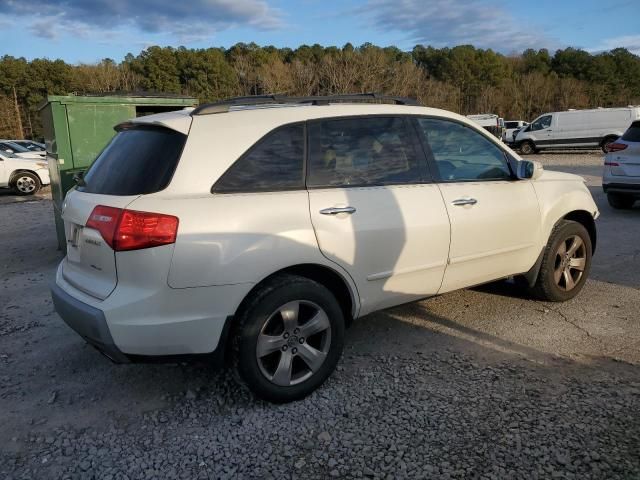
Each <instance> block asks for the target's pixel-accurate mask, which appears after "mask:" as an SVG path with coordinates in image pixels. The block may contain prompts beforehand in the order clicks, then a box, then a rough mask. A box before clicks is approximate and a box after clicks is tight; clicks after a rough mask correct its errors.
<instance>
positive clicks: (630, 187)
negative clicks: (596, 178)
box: [602, 182, 640, 198]
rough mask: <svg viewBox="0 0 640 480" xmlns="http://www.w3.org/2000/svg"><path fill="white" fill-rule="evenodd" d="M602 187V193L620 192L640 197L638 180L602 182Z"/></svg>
mask: <svg viewBox="0 0 640 480" xmlns="http://www.w3.org/2000/svg"><path fill="white" fill-rule="evenodd" d="M602 189H603V190H604V193H621V194H624V195H631V196H634V197H639V198H640V182H639V183H603V184H602Z"/></svg>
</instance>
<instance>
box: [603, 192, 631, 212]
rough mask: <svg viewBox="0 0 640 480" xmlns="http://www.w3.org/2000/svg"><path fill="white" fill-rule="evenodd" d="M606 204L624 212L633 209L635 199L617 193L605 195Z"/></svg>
mask: <svg viewBox="0 0 640 480" xmlns="http://www.w3.org/2000/svg"><path fill="white" fill-rule="evenodd" d="M607 202H609V205H611V206H612V207H613V208H615V209H617V210H626V209H628V208H631V207H633V204H634V203H636V199H635V198H634V197H631V196H629V195H621V194H619V193H607Z"/></svg>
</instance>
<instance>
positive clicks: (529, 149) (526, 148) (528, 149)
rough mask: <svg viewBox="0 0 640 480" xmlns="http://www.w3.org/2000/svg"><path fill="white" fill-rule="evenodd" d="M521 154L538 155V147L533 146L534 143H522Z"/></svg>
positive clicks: (527, 141) (526, 141)
mask: <svg viewBox="0 0 640 480" xmlns="http://www.w3.org/2000/svg"><path fill="white" fill-rule="evenodd" d="M520 153H522V154H523V155H532V154H534V153H537V151H536V146H535V145H534V144H533V142H531V141H529V140H525V141H524V142H522V144H520Z"/></svg>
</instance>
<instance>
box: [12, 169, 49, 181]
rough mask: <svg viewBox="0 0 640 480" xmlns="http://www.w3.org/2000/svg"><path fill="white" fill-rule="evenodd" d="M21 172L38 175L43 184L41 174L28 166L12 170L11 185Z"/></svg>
mask: <svg viewBox="0 0 640 480" xmlns="http://www.w3.org/2000/svg"><path fill="white" fill-rule="evenodd" d="M21 173H30V174H31V175H35V176H36V177H38V180H40V183H41V184H42V178H40V175H38V174H37V173H36V172H35V171H34V170H29V169H28V168H17V169H15V170H14V171H13V172H11V175H9V185H13V182H14V181H15V180H16V177H17V176H19V175H20V174H21Z"/></svg>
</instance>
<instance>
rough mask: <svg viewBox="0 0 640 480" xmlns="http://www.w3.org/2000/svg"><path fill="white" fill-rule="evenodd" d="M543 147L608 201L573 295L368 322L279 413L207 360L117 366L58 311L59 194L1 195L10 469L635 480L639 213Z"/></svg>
mask: <svg viewBox="0 0 640 480" xmlns="http://www.w3.org/2000/svg"><path fill="white" fill-rule="evenodd" d="M533 158H535V159H536V160H540V161H542V162H543V163H544V164H545V168H553V169H558V170H563V171H571V172H575V173H579V174H580V175H583V176H585V178H587V180H588V182H589V184H590V186H591V187H592V191H593V193H594V196H595V198H596V201H597V202H598V204H599V207H600V209H601V211H602V218H601V219H600V221H599V229H600V230H599V233H600V239H599V245H598V252H597V253H596V257H595V258H594V267H593V275H592V280H590V281H589V282H588V283H587V285H586V287H585V290H584V292H583V293H582V294H581V295H580V296H579V297H578V298H576V299H574V300H573V301H570V302H567V303H565V304H561V305H559V304H547V303H542V302H536V301H532V300H530V299H528V298H526V297H525V296H523V295H522V294H521V292H519V291H518V290H517V289H516V288H515V287H514V286H513V285H510V284H507V283H501V284H494V285H489V286H484V287H481V288H477V289H470V290H464V291H460V292H454V293H451V294H448V295H443V296H441V297H438V298H435V299H432V300H429V301H424V302H417V303H414V304H410V305H407V306H403V307H398V308H394V309H391V310H387V311H384V312H379V313H376V314H373V315H370V316H368V317H366V318H363V319H361V320H358V321H356V322H355V323H354V325H353V326H352V328H351V329H350V330H349V331H348V335H347V347H346V351H345V356H344V358H343V360H342V361H341V363H340V365H339V367H338V371H336V372H335V374H334V375H333V376H332V377H331V378H330V379H329V381H328V382H327V383H326V384H325V386H323V387H322V388H321V389H320V390H318V391H317V392H315V393H314V394H312V395H311V396H310V397H308V398H307V399H305V400H303V401H300V402H296V403H292V404H289V405H281V406H275V405H271V404H267V403H264V402H261V401H256V400H255V399H253V398H252V397H251V396H250V395H249V394H248V393H247V392H246V391H244V390H242V389H240V388H238V387H237V386H236V384H235V383H234V382H233V381H232V380H231V379H230V377H229V375H228V374H226V373H225V372H218V371H215V370H213V369H212V368H210V367H209V366H207V365H205V364H202V363H188V364H187V363H180V364H175V365H128V366H118V365H113V364H111V363H110V362H108V361H107V360H106V359H104V358H103V357H102V356H100V355H99V354H98V353H97V352H95V351H94V350H93V349H92V348H91V347H89V346H87V345H86V344H84V343H83V342H82V340H81V339H79V338H78V337H77V335H75V334H74V333H73V332H72V331H70V330H69V329H68V328H67V327H66V326H65V325H64V324H63V323H62V322H61V320H60V319H59V318H58V317H57V315H56V314H55V313H54V312H53V308H52V305H51V300H50V299H49V296H48V290H47V284H48V282H49V281H51V279H52V277H53V272H54V269H55V266H56V264H57V262H58V261H59V260H60V254H59V253H58V252H56V250H55V234H54V231H53V222H52V218H51V216H52V206H51V203H50V202H49V201H47V200H46V199H44V197H41V199H40V200H38V201H29V202H20V203H14V202H12V201H11V199H10V197H7V196H0V221H1V222H2V225H5V226H6V225H9V226H10V228H6V227H5V228H4V229H1V230H0V245H1V246H2V251H3V252H4V253H3V254H2V256H1V257H0V273H1V276H0V412H2V425H3V426H2V428H0V478H36V479H40V478H79V479H84V478H86V479H90V478H97V479H125V478H129V479H134V478H150V479H151V478H188V479H191V478H206V479H212V478H305V479H306V478H327V477H336V478H360V477H365V478H366V477H369V478H385V479H386V478H487V479H492V478H495V479H503V478H545V479H546V478H575V479H584V478H602V479H611V478H620V479H630V478H640V415H639V412H640V328H638V321H639V320H638V315H637V310H638V306H639V305H640V268H638V267H640V264H639V263H638V262H639V258H638V257H639V255H640V247H638V246H637V238H638V237H639V236H640V208H637V207H636V209H635V210H632V211H628V212H617V211H614V210H612V209H610V208H609V207H608V205H606V201H605V199H604V196H603V195H602V194H601V193H600V190H599V184H598V182H599V169H600V164H601V161H602V160H601V156H600V155H598V154H597V153H595V152H593V153H575V154H567V153H563V154H553V153H550V154H545V155H538V156H535V157H533ZM5 253H6V255H5Z"/></svg>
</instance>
